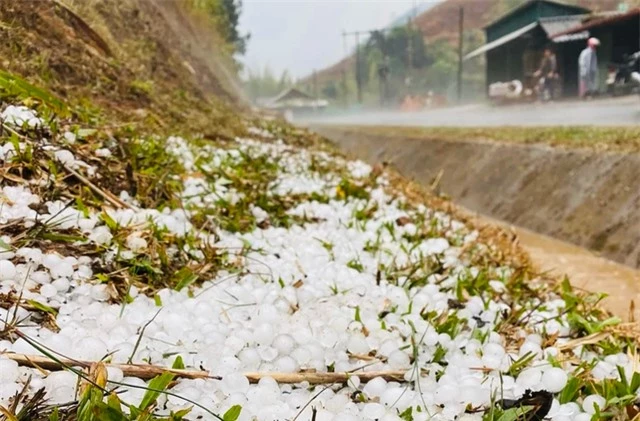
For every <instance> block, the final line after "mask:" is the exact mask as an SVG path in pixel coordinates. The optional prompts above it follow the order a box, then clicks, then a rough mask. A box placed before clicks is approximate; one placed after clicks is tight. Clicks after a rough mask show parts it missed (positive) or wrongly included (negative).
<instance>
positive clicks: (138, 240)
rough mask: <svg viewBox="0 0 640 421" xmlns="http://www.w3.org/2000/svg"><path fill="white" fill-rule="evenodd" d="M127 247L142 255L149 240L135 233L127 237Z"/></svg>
mask: <svg viewBox="0 0 640 421" xmlns="http://www.w3.org/2000/svg"><path fill="white" fill-rule="evenodd" d="M127 247H128V248H129V250H131V251H133V252H136V253H141V252H143V251H144V250H146V248H147V240H145V239H144V238H142V237H140V234H139V233H136V232H134V233H133V234H130V235H129V236H128V237H127Z"/></svg>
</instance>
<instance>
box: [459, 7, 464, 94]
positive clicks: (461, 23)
mask: <svg viewBox="0 0 640 421" xmlns="http://www.w3.org/2000/svg"><path fill="white" fill-rule="evenodd" d="M463 46H464V7H462V6H460V20H459V27H458V102H461V101H462V71H463V67H462V51H463Z"/></svg>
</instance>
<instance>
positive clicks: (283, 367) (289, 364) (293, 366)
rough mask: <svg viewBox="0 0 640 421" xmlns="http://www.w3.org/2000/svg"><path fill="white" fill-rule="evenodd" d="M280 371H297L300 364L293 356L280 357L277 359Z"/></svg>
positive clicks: (277, 366)
mask: <svg viewBox="0 0 640 421" xmlns="http://www.w3.org/2000/svg"><path fill="white" fill-rule="evenodd" d="M275 366H276V368H277V369H278V371H281V372H283V373H295V372H297V371H298V368H299V365H298V363H297V362H296V360H294V359H293V358H291V357H289V356H284V357H280V358H278V359H277V360H276V361H275Z"/></svg>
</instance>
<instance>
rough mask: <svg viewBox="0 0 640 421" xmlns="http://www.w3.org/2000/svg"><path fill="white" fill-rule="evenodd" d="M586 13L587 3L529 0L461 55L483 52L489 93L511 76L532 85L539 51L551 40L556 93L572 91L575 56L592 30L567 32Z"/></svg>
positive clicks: (575, 83) (490, 27)
mask: <svg viewBox="0 0 640 421" xmlns="http://www.w3.org/2000/svg"><path fill="white" fill-rule="evenodd" d="M589 13H590V11H589V10H588V9H586V8H583V7H579V6H573V5H567V4H564V3H560V2H556V1H551V0H530V1H527V2H525V3H523V4H522V5H520V6H518V7H516V8H514V9H513V10H511V11H510V12H508V13H507V14H505V15H503V16H501V17H500V18H498V19H497V20H495V21H494V22H492V23H491V24H489V25H488V26H487V27H485V35H486V44H485V45H483V46H482V47H480V48H478V49H476V50H475V51H473V52H471V53H469V54H467V55H466V56H465V57H464V59H465V60H470V59H473V58H475V57H478V56H481V55H483V54H484V55H485V56H486V88H487V92H488V91H489V86H490V85H492V84H494V83H497V82H510V81H512V80H518V81H520V82H521V83H522V85H523V86H524V87H525V88H531V87H532V86H533V84H534V82H535V81H534V78H533V73H534V72H535V71H536V70H537V69H538V67H539V65H540V62H541V58H542V54H543V50H544V48H545V46H547V45H549V44H552V47H553V49H554V51H555V53H556V57H557V63H558V72H559V74H560V83H559V91H560V92H559V93H560V94H561V95H562V96H575V95H576V94H577V86H578V78H577V74H578V63H577V62H578V55H579V54H580V51H581V50H582V48H584V45H585V42H586V40H587V38H588V37H589V36H590V33H589V31H588V30H583V31H575V32H571V33H567V31H568V30H569V29H571V28H575V27H578V26H580V25H581V24H582V22H583V21H584V20H585V19H586V18H588V17H589ZM560 34H564V35H562V36H560Z"/></svg>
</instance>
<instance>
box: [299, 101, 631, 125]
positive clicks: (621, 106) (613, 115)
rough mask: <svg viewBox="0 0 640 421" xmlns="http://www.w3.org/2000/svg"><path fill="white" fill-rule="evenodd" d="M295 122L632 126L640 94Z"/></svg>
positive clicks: (342, 115)
mask: <svg viewBox="0 0 640 421" xmlns="http://www.w3.org/2000/svg"><path fill="white" fill-rule="evenodd" d="M294 123H296V124H301V125H307V124H332V125H378V126H380V125H385V126H414V127H415V126H426V127H495V126H581V125H596V126H631V125H637V124H640V97H638V96H637V95H633V96H628V97H624V98H614V99H598V100H592V101H570V102H555V103H549V104H527V105H510V106H493V107H492V106H489V105H486V104H474V105H465V106H458V107H450V108H442V109H437V110H426V111H416V112H400V111H362V112H343V113H336V114H329V113H325V114H321V115H320V114H317V115H313V116H307V117H299V118H296V119H294Z"/></svg>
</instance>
